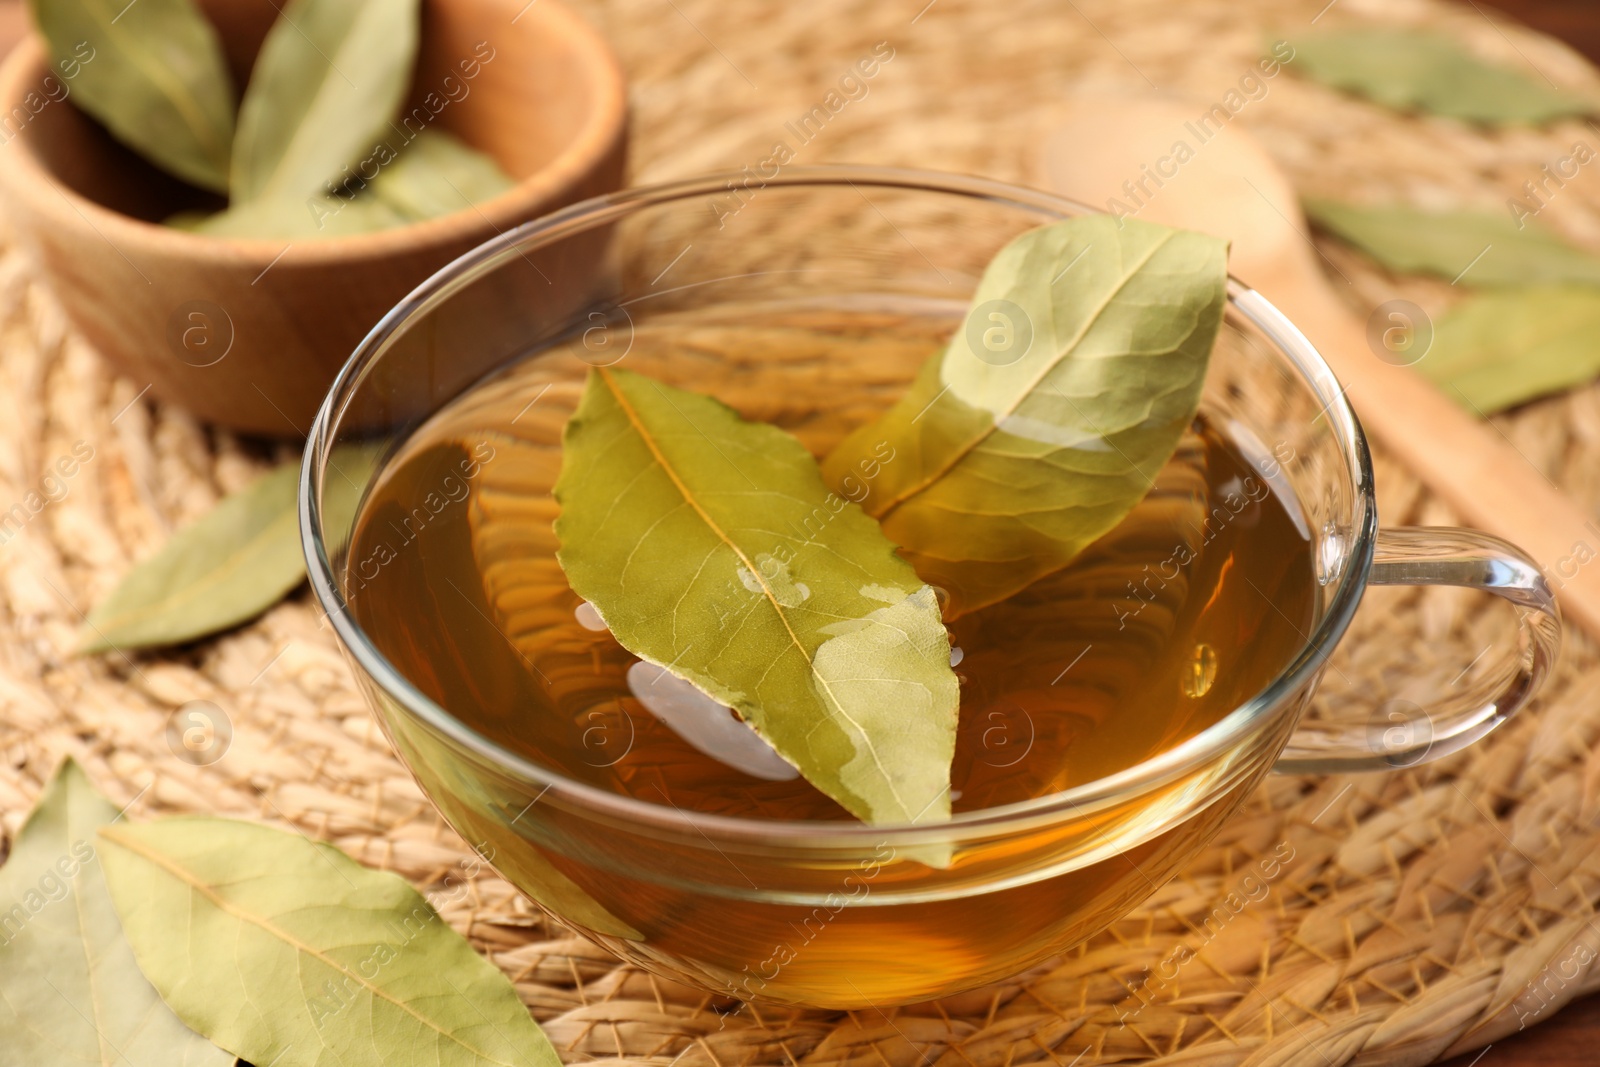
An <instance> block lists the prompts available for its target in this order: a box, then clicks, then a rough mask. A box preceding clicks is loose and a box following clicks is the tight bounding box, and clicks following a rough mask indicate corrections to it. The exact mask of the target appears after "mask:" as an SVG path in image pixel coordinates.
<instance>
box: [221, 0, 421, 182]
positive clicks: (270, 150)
mask: <svg viewBox="0 0 1600 1067" xmlns="http://www.w3.org/2000/svg"><path fill="white" fill-rule="evenodd" d="M418 32H419V27H418V0H291V2H290V3H289V4H287V5H286V6H285V7H284V9H283V13H282V14H281V15H280V16H279V18H278V19H277V20H276V21H275V22H274V23H273V25H272V29H271V30H270V31H268V33H267V38H266V40H265V42H263V44H262V46H261V54H260V55H259V56H258V57H257V58H256V62H255V67H254V68H253V69H252V71H251V73H250V83H249V85H247V86H246V87H245V92H244V99H243V101H242V102H241V103H240V105H239V124H238V130H237V132H236V133H235V135H234V143H233V171H232V182H231V192H232V203H233V205H234V206H237V205H238V204H239V203H241V202H244V201H249V200H298V201H301V202H302V203H303V202H304V201H305V200H306V199H307V198H309V197H315V196H320V195H322V194H324V193H326V192H327V191H328V186H329V183H333V184H335V185H337V184H339V183H341V182H343V181H344V180H345V174H344V170H345V168H346V167H352V166H355V165H356V164H357V163H358V162H359V161H360V160H361V159H362V158H363V157H364V156H365V155H367V154H369V153H371V152H372V151H373V150H374V149H375V146H377V145H378V144H380V143H381V142H383V141H384V140H385V139H386V138H387V136H388V135H389V133H390V132H391V127H390V123H391V121H392V120H393V119H394V117H395V115H396V113H397V112H398V111H399V110H400V105H401V103H403V102H404V100H405V96H406V92H407V90H408V89H409V88H410V86H411V77H412V68H413V66H414V65H415V62H416V55H417V37H418Z"/></svg>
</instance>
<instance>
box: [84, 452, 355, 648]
mask: <svg viewBox="0 0 1600 1067" xmlns="http://www.w3.org/2000/svg"><path fill="white" fill-rule="evenodd" d="M376 458H377V454H376V451H375V450H373V449H371V448H369V447H367V446H362V445H343V446H340V448H339V449H338V450H336V452H335V453H334V456H333V457H332V459H331V460H330V463H329V467H330V470H329V473H328V479H327V491H326V495H325V497H324V503H325V507H326V509H327V516H328V519H327V522H328V529H330V530H344V529H348V527H349V525H350V522H351V520H352V518H353V517H354V515H355V509H356V507H357V505H358V504H359V503H360V495H361V492H362V490H363V489H365V487H366V484H367V480H368V476H369V474H370V472H371V470H372V467H373V464H374V463H375V462H376ZM299 480H300V464H299V462H289V463H284V464H282V465H280V466H278V467H277V468H275V469H273V470H272V471H270V472H269V473H267V474H265V475H263V476H262V477H261V478H258V479H257V480H256V481H254V482H252V483H251V484H250V485H248V486H246V487H245V488H243V489H241V490H239V491H238V492H236V493H232V494H230V495H229V496H227V497H226V498H224V499H223V500H222V502H221V503H219V504H218V505H217V506H216V507H215V508H213V509H212V510H211V511H209V512H207V513H206V514H205V515H203V516H201V517H200V518H199V519H197V520H196V521H195V522H193V523H191V524H189V525H188V526H185V527H184V528H183V529H181V530H179V531H178V532H177V533H175V534H174V535H173V536H172V538H171V539H170V540H168V541H167V543H166V544H165V545H163V546H161V548H160V549H158V550H157V551H156V553H155V554H154V555H152V556H151V557H150V558H148V559H146V560H144V561H142V562H140V563H139V564H137V565H136V566H135V567H134V568H133V569H132V570H131V571H129V572H128V574H127V575H126V576H125V577H124V578H123V579H122V581H121V582H120V583H119V584H118V585H117V587H116V589H114V590H112V592H111V595H110V596H108V597H106V598H105V600H103V601H101V602H100V603H99V604H97V605H96V606H95V608H94V610H93V611H91V612H90V613H89V617H88V619H87V620H86V621H85V623H84V625H83V629H82V631H81V633H80V644H79V651H81V652H105V651H109V650H113V649H134V648H151V647H159V646H162V645H175V644H181V643H183V642H185V641H192V640H194V639H195V638H198V637H204V636H206V635H207V634H213V633H216V632H218V631H220V630H226V629H229V628H231V627H233V626H237V625H239V624H240V623H242V622H245V621H247V620H249V619H252V618H254V617H255V616H257V615H259V614H261V613H262V612H263V611H265V610H267V609H268V608H270V607H271V606H272V605H274V604H276V603H277V602H278V601H279V600H282V599H283V597H284V596H285V595H286V594H288V592H289V591H290V590H292V589H293V588H294V587H295V586H297V585H299V584H300V582H301V581H303V580H304V579H305V576H306V568H305V557H304V556H303V555H302V554H301V550H300V527H299V520H298V517H297V515H296V511H295V490H296V487H297V486H298V484H299Z"/></svg>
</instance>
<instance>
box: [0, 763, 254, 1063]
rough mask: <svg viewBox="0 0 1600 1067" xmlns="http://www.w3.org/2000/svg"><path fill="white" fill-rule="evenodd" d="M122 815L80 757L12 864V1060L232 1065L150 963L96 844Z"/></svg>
mask: <svg viewBox="0 0 1600 1067" xmlns="http://www.w3.org/2000/svg"><path fill="white" fill-rule="evenodd" d="M117 817H118V812H117V808H116V806H115V805H114V804H112V803H111V802H110V801H108V800H106V799H105V798H104V797H102V796H101V795H100V794H99V793H97V792H96V791H95V789H94V786H93V785H92V784H90V782H89V779H88V777H87V776H85V775H84V773H83V771H82V770H80V769H79V768H78V765H77V764H75V763H74V762H73V761H72V760H70V759H69V760H67V761H66V762H64V763H63V764H62V765H61V767H60V769H59V770H57V771H56V774H55V777H54V778H53V779H52V780H51V782H50V784H49V785H48V786H47V787H46V788H45V792H44V795H43V796H42V797H40V798H39V803H38V805H37V806H36V807H35V808H34V809H33V812H32V813H31V814H30V815H29V816H28V821H27V822H26V823H24V824H23V826H22V831H21V832H20V833H19V834H18V835H17V837H16V840H15V842H14V843H13V844H12V846H11V855H10V856H9V857H8V858H7V860H6V863H5V866H4V867H0V901H3V902H4V903H5V906H6V907H7V908H9V909H10V910H9V911H8V912H6V913H5V915H4V920H5V922H4V925H3V927H0V1050H4V1059H5V1062H7V1063H16V1064H32V1065H37V1067H49V1065H52V1064H63V1063H84V1064H88V1063H127V1064H147V1063H148V1064H154V1063H160V1064H172V1065H175V1067H232V1064H233V1062H234V1057H233V1056H231V1055H229V1054H228V1053H226V1052H224V1051H222V1050H221V1049H219V1048H217V1047H216V1046H215V1045H213V1044H212V1043H211V1042H209V1041H207V1040H206V1039H205V1038H203V1037H201V1036H200V1035H199V1034H197V1033H195V1032H194V1031H192V1030H190V1029H189V1028H188V1027H187V1026H185V1025H184V1024H183V1022H182V1021H181V1020H180V1019H179V1018H178V1017H177V1016H176V1015H174V1014H173V1013H172V1010H171V1009H170V1008H168V1007H167V1006H166V1005H165V1004H163V1003H162V1001H161V997H160V996H159V995H158V994H157V993H156V990H155V989H154V987H152V986H151V984H150V983H149V981H147V980H146V979H145V977H144V975H143V974H141V973H140V972H139V966H138V964H137V963H136V962H135V961H134V955H133V949H132V948H131V947H130V946H129V944H128V941H127V938H125V937H124V936H123V933H122V924H121V923H120V922H119V921H118V919H117V913H116V910H115V909H114V908H113V906H112V903H111V895H110V893H109V892H108V891H107V889H106V880H105V874H104V872H103V870H102V866H101V863H100V858H99V854H98V849H97V848H96V847H95V846H96V844H97V842H96V840H95V831H96V830H98V829H99V828H101V827H103V826H109V825H111V824H112V823H113V822H115V821H116V819H117ZM111 1050H115V1052H112V1051H111Z"/></svg>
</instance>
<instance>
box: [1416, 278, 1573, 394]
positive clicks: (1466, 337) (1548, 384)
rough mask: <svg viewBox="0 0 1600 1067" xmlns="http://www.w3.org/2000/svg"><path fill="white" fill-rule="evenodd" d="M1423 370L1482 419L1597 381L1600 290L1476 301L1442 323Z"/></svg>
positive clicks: (1534, 292)
mask: <svg viewBox="0 0 1600 1067" xmlns="http://www.w3.org/2000/svg"><path fill="white" fill-rule="evenodd" d="M1416 368H1417V370H1418V371H1420V372H1421V373H1422V374H1423V375H1425V376H1426V377H1427V378H1429V379H1430V380H1431V381H1433V382H1434V383H1435V384H1437V385H1439V386H1440V387H1441V388H1443V389H1444V391H1445V392H1446V393H1448V394H1450V395H1451V396H1453V397H1455V398H1456V399H1457V400H1458V401H1459V402H1461V403H1462V404H1463V405H1464V406H1466V407H1467V408H1469V409H1471V410H1472V411H1474V412H1475V413H1477V414H1480V415H1492V414H1494V413H1495V412H1497V411H1502V410H1504V409H1505V408H1509V407H1513V406H1515V405H1517V404H1521V403H1524V402H1526V401H1529V400H1533V399H1535V398H1537V397H1541V396H1545V395H1547V394H1550V393H1558V392H1561V391H1562V390H1565V389H1570V388H1572V387H1573V386H1576V385H1582V384H1584V383H1587V382H1589V381H1592V380H1593V379H1594V378H1595V377H1596V376H1597V375H1600V289H1593V288H1589V287H1587V286H1550V287H1540V288H1532V289H1505V290H1501V291H1497V292H1492V293H1482V294H1479V295H1476V296H1472V297H1470V298H1468V299H1467V300H1464V301H1462V302H1461V303H1460V304H1457V305H1456V306H1455V307H1453V308H1451V309H1450V311H1449V312H1448V313H1447V314H1445V315H1444V316H1442V317H1441V318H1440V319H1439V322H1438V324H1437V325H1436V326H1435V328H1434V335H1433V345H1432V347H1431V348H1429V349H1428V352H1427V354H1426V356H1424V358H1423V359H1422V360H1421V361H1420V362H1419V363H1417V364H1416Z"/></svg>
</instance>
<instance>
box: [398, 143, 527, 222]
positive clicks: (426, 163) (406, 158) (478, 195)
mask: <svg viewBox="0 0 1600 1067" xmlns="http://www.w3.org/2000/svg"><path fill="white" fill-rule="evenodd" d="M515 184H516V183H515V182H513V181H512V180H511V179H510V178H509V177H507V176H506V173H505V171H503V170H501V169H500V165H499V164H498V163H496V162H495V161H494V159H493V158H492V157H490V156H489V155H487V154H486V153H483V152H480V151H478V150H477V149H475V148H472V147H469V146H468V145H467V144H465V143H464V142H462V141H461V140H460V139H459V138H456V137H454V136H452V135H450V134H448V133H445V132H444V131H443V130H432V129H429V130H423V131H422V132H421V133H420V134H418V135H417V137H416V139H415V140H413V141H412V142H411V143H410V144H408V145H406V146H405V147H404V148H402V149H401V150H400V152H399V153H398V155H397V156H396V157H395V159H394V161H393V162H392V163H389V164H387V165H386V166H384V167H383V169H382V170H380V171H379V172H378V176H377V177H376V178H374V179H373V180H372V187H371V192H372V194H373V195H374V196H376V197H377V198H378V199H379V200H382V201H383V202H384V203H386V204H388V205H389V206H390V207H392V208H393V209H394V210H395V211H396V212H398V213H399V214H400V215H402V216H404V217H405V218H407V219H412V220H421V219H432V218H437V217H439V216H440V215H448V214H450V213H451V212H454V211H461V210H463V209H465V208H469V207H471V206H472V205H474V204H478V203H482V202H483V201H485V200H489V199H492V198H493V197H496V196H499V195H500V194H501V193H503V192H505V191H506V190H507V189H509V188H511V187H512V186H513V185H515Z"/></svg>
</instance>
